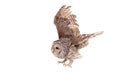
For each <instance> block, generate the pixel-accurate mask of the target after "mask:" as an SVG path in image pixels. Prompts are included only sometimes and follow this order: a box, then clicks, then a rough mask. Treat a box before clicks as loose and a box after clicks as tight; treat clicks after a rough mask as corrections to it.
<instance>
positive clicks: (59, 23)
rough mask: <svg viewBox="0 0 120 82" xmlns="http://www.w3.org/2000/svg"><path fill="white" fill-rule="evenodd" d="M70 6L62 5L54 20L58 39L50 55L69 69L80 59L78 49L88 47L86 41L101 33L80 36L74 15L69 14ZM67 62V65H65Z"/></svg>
mask: <svg viewBox="0 0 120 82" xmlns="http://www.w3.org/2000/svg"><path fill="white" fill-rule="evenodd" d="M70 7H71V6H67V7H66V6H65V5H63V6H62V7H61V8H60V9H59V11H58V12H57V14H56V15H55V18H54V24H55V25H56V28H57V32H58V36H59V39H58V40H56V41H54V42H53V45H52V47H51V51H52V53H53V54H54V55H55V56H56V57H58V58H60V59H63V61H58V62H59V63H63V65H65V66H69V67H71V65H72V63H73V61H74V59H78V58H80V54H79V49H81V48H84V47H85V46H87V45H88V40H89V39H90V38H93V37H95V36H97V35H100V34H102V33H103V31H101V32H95V33H91V34H80V31H79V25H78V24H77V21H76V19H75V18H76V15H74V14H71V11H70ZM66 61H69V63H66Z"/></svg>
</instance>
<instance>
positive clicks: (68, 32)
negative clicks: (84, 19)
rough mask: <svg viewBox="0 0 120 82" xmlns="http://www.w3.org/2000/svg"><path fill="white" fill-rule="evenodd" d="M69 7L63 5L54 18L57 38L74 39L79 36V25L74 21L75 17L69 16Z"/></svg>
mask: <svg viewBox="0 0 120 82" xmlns="http://www.w3.org/2000/svg"><path fill="white" fill-rule="evenodd" d="M70 7H71V6H67V7H66V6H65V5H63V6H62V7H61V8H60V9H59V11H58V12H57V14H56V16H55V18H54V24H55V25H56V28H57V31H58V35H59V38H62V37H68V36H70V37H72V38H73V39H75V38H77V37H79V35H80V31H79V25H78V24H77V21H76V19H75V18H76V15H74V14H71V11H70Z"/></svg>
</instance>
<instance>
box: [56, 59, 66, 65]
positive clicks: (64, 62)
mask: <svg viewBox="0 0 120 82" xmlns="http://www.w3.org/2000/svg"><path fill="white" fill-rule="evenodd" d="M66 61H67V59H64V60H63V61H58V64H59V63H65V62H66Z"/></svg>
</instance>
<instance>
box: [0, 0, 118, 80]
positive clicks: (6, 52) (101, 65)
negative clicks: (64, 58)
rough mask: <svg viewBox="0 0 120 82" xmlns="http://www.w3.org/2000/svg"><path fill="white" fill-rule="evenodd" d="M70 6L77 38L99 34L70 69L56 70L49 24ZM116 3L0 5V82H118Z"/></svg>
mask: <svg viewBox="0 0 120 82" xmlns="http://www.w3.org/2000/svg"><path fill="white" fill-rule="evenodd" d="M64 4H66V5H71V6H72V9H71V10H72V11H73V13H74V14H76V15H77V20H78V22H79V25H80V31H81V33H92V32H96V31H104V34H103V35H100V36H98V37H96V38H93V39H91V40H90V41H89V43H90V44H89V45H88V46H87V47H86V48H84V49H82V50H80V53H81V54H82V58H81V59H78V60H75V62H74V63H73V65H72V68H68V67H64V66H63V65H62V64H57V61H58V60H59V59H58V58H56V57H54V55H53V54H52V53H51V45H52V42H53V41H54V40H57V39H58V36H57V31H56V28H55V25H54V24H53V18H54V16H55V14H56V12H57V11H58V9H59V8H60V7H61V6H62V5H64ZM119 28H120V2H119V0H43V1H42V0H0V82H120V47H119V46H120V43H119V42H120V30H119Z"/></svg>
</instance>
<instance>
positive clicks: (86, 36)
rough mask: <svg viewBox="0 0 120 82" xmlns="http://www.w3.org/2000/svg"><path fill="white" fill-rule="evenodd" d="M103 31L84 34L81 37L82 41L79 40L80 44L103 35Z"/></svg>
mask: <svg viewBox="0 0 120 82" xmlns="http://www.w3.org/2000/svg"><path fill="white" fill-rule="evenodd" d="M102 33H103V31H100V32H95V33H91V34H82V38H81V41H80V42H79V44H81V43H84V42H86V41H88V40H89V39H90V38H93V37H96V36H98V35H101V34H102Z"/></svg>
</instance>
